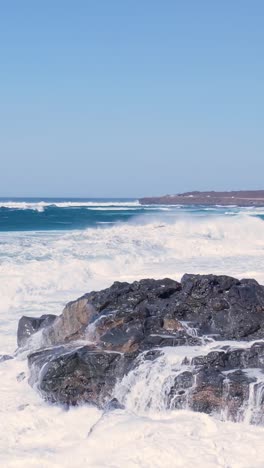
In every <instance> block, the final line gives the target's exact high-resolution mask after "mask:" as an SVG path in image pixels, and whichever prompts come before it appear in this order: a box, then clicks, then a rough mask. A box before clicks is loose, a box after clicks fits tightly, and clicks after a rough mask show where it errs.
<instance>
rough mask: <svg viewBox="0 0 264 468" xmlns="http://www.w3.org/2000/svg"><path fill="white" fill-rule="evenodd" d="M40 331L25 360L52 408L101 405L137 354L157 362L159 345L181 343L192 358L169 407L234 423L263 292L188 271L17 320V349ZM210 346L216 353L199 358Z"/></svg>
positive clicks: (259, 347)
mask: <svg viewBox="0 0 264 468" xmlns="http://www.w3.org/2000/svg"><path fill="white" fill-rule="evenodd" d="M40 329H41V330H42V341H41V348H40V349H39V350H38V351H37V352H33V353H31V354H30V355H29V357H28V363H29V368H30V371H31V376H30V384H31V385H37V387H38V389H39V390H40V392H41V393H42V395H43V396H44V398H46V399H47V400H49V401H52V402H58V403H62V404H66V405H69V404H72V405H75V404H79V403H82V402H89V403H94V404H97V405H99V406H101V407H103V406H104V405H105V404H107V403H108V402H109V401H111V399H112V397H113V389H114V387H115V386H116V384H117V382H119V381H121V379H122V378H123V377H124V376H125V375H127V374H128V373H129V372H130V371H131V369H134V368H135V366H137V365H138V364H137V363H138V357H139V356H141V355H142V353H145V354H144V356H145V357H146V356H147V355H148V354H149V356H150V357H151V358H149V357H148V358H146V359H148V360H149V361H151V362H153V363H154V362H155V359H157V356H160V351H161V349H162V348H164V347H166V348H167V347H182V346H184V347H186V348H184V349H186V350H188V349H189V347H192V348H193V351H192V353H191V354H192V356H193V357H192V359H191V360H190V359H187V361H186V360H185V361H186V362H187V363H188V366H187V367H186V362H185V361H184V356H183V364H184V365H183V368H182V371H181V372H178V373H177V376H176V378H175V379H174V380H173V379H172V380H171V384H170V388H168V390H166V391H167V394H166V395H167V405H168V407H176V408H179V407H189V408H191V409H193V410H195V411H203V412H206V413H216V412H217V413H221V412H222V413H223V412H224V411H226V413H228V415H229V416H230V418H231V419H233V420H237V419H239V418H241V414H242V413H243V412H244V413H245V411H246V402H247V400H249V398H251V397H250V395H251V396H252V385H254V384H255V383H257V381H256V379H255V378H254V377H252V376H251V375H248V374H247V369H256V368H257V369H259V371H260V372H262V369H264V342H262V341H260V340H261V339H262V338H263V337H264V287H263V286H261V285H259V284H258V283H257V282H256V281H255V280H250V279H248V280H241V281H239V280H237V279H235V278H231V277H228V276H215V275H189V274H186V275H184V276H183V278H182V281H181V283H179V282H177V281H174V280H171V279H168V278H166V279H163V280H152V279H145V280H141V281H136V282H134V283H132V284H129V283H119V282H115V283H114V284H113V285H112V286H111V287H110V288H107V289H105V290H103V291H99V292H91V293H88V294H85V295H84V296H83V297H81V298H79V299H78V300H77V301H74V302H71V303H69V304H68V305H67V306H66V307H65V308H64V310H63V312H62V314H61V315H60V316H59V317H55V316H42V317H40V318H39V319H34V318H27V317H22V319H21V320H20V322H19V328H18V343H19V346H24V344H25V343H26V341H27V339H28V337H30V336H31V335H32V334H33V333H35V332H36V331H38V330H40ZM213 340H214V342H215V345H216V349H214V350H211V352H208V353H205V352H204V348H203V346H204V345H205V343H210V342H211V343H212V342H213ZM224 340H229V341H232V342H233V343H234V344H235V341H236V340H239V341H244V343H245V345H244V346H243V345H241V344H240V345H239V346H238V347H237V348H236V347H235V346H232V347H231V346H230V345H228V344H226V345H225V344H224V343H221V341H224ZM253 340H256V342H255V343H254V344H252V345H250V346H248V345H247V342H249V341H253ZM257 340H258V341H257ZM194 347H195V349H194ZM199 349H203V351H202V352H201V353H199ZM187 354H188V353H187V351H186V355H187ZM144 359H145V358H144ZM263 380H264V378H263ZM166 388H167V386H166ZM127 391H128V392H129V389H127ZM155 391H156V389H155ZM250 392H251V393H250ZM253 393H254V391H253ZM260 393H261V392H260V390H259V394H260ZM258 402H260V404H262V399H261V396H258ZM121 403H122V402H121ZM255 419H256V418H255Z"/></svg>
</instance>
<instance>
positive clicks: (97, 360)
mask: <svg viewBox="0 0 264 468" xmlns="http://www.w3.org/2000/svg"><path fill="white" fill-rule="evenodd" d="M131 361H132V356H131V358H130V356H126V355H122V354H121V353H116V352H105V351H100V350H97V349H94V348H93V347H91V346H81V347H78V348H75V349H74V348H71V347H67V346H65V347H63V346H60V347H56V348H54V349H47V350H43V351H38V352H36V353H32V354H31V355H30V356H29V358H28V362H29V366H30V368H31V376H30V384H31V385H36V386H37V388H38V390H39V391H40V392H41V393H42V395H43V396H44V397H45V398H46V399H47V400H48V401H51V402H53V403H54V402H59V403H61V404H65V405H77V404H80V403H90V404H97V405H98V406H100V407H101V406H104V404H105V403H107V402H109V401H110V400H111V391H112V389H113V387H114V385H115V383H116V381H117V379H118V378H121V377H123V375H124V374H125V373H126V372H128V370H129V368H130V366H131Z"/></svg>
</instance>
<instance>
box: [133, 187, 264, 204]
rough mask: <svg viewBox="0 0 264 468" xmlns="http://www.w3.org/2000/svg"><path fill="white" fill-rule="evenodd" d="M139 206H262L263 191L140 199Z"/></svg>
mask: <svg viewBox="0 0 264 468" xmlns="http://www.w3.org/2000/svg"><path fill="white" fill-rule="evenodd" d="M139 203H140V204H141V205H205V206H210V205H224V206H232V205H236V206H244V207H250V206H264V190H240V191H230V192H214V191H208V192H198V191H195V192H186V193H179V194H176V195H164V196H161V197H145V198H140V199H139Z"/></svg>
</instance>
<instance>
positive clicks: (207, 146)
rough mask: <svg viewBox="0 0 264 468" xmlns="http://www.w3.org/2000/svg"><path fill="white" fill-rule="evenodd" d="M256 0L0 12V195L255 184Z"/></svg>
mask: <svg viewBox="0 0 264 468" xmlns="http://www.w3.org/2000/svg"><path fill="white" fill-rule="evenodd" d="M263 24H264V2H263V1H262V0H251V1H249V0H221V1H212V0H199V1H197V0H184V1H183V0H179V1H177V0H164V1H161V0H133V1H132V0H126V1H124V0H111V1H110V0H75V1H73V0H45V1H43V2H40V1H39V2H37V1H35V0H34V1H33V0H32V1H30V0H23V1H21V0H10V1H5V2H1V5H0V80H1V81H0V85H1V86H0V158H1V171H0V196H84V197H85V196H87V197H97V196H102V197H104V196H109V197H111V196H117V197H118V196H124V197H126V196H127V197H129V196H131V197H133V196H142V195H159V194H165V193H176V192H180V191H184V190H192V189H198V190H199V189H201V190H202V189H216V190H217V189H240V188H241V189H242V188H263V189H264V182H263V172H264V135H263V129H264V125H263V124H264V93H263V83H264V28H263Z"/></svg>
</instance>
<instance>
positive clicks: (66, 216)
mask: <svg viewBox="0 0 264 468" xmlns="http://www.w3.org/2000/svg"><path fill="white" fill-rule="evenodd" d="M241 212H245V213H247V214H252V215H253V216H257V217H260V218H261V219H264V216H263V212H264V210H263V209H258V210H256V209H254V208H253V209H252V208H251V209H247V208H244V209H243V208H242V209H241V208H237V207H228V208H227V207H211V208H210V207H209V208H208V207H203V206H199V207H197V206H188V207H186V206H155V205H143V206H142V205H140V204H139V202H138V200H136V199H127V198H126V199H123V198H119V199H107V198H101V199H93V198H79V199H74V198H13V199H12V198H0V231H2V232H3V231H49V230H56V231H58V230H60V231H61V230H74V229H87V228H89V227H95V226H100V225H101V226H103V225H106V226H107V225H110V224H115V223H118V222H130V221H133V219H134V218H136V217H141V220H142V221H143V219H142V217H143V218H146V219H147V220H149V218H150V217H155V218H157V217H160V218H162V219H164V220H165V221H170V220H173V219H175V218H177V217H179V216H187V217H190V216H191V217H208V216H214V215H217V216H219V215H220V216H230V215H231V216H236V215H237V214H241Z"/></svg>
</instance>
